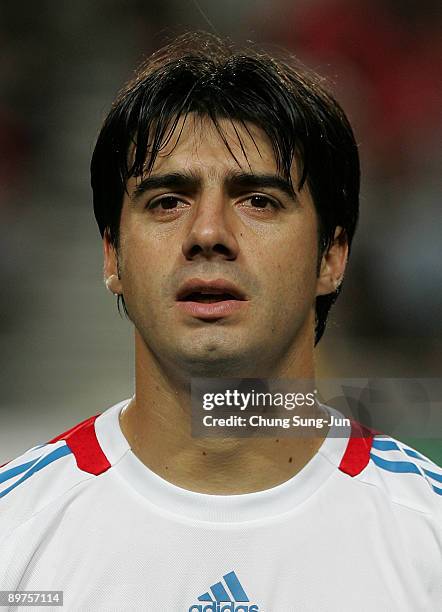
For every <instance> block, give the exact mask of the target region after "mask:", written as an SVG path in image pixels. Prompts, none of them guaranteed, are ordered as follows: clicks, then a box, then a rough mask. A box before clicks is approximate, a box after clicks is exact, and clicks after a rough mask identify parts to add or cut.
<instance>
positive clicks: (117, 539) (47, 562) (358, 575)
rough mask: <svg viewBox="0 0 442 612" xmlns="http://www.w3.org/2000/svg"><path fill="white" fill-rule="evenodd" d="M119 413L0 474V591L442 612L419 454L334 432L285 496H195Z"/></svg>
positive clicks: (225, 607)
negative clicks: (134, 440) (139, 447)
mask: <svg viewBox="0 0 442 612" xmlns="http://www.w3.org/2000/svg"><path fill="white" fill-rule="evenodd" d="M128 401H129V400H126V401H124V402H120V403H119V404H117V405H115V406H113V407H112V408H109V409H108V410H107V411H105V412H104V413H102V414H101V415H99V416H98V417H91V418H90V419H88V420H86V421H84V422H83V423H80V424H79V425H77V426H76V427H74V428H73V429H71V430H69V431H68V432H65V433H64V434H61V435H60V436H58V437H57V438H55V439H54V440H53V441H51V442H50V443H47V444H44V445H41V446H37V447H34V448H32V449H30V450H29V451H27V452H26V453H24V454H23V455H22V456H21V457H19V458H18V459H15V460H14V461H11V462H9V463H7V464H6V465H4V466H2V468H0V590H10V591H32V592H35V591H43V590H44V591H48V590H53V591H63V604H64V607H63V609H64V610H90V611H93V612H98V611H100V610H115V611H120V610H133V611H136V612H140V611H147V612H232V611H234V612H322V611H324V612H355V611H358V612H373V611H376V612H378V611H381V612H384V611H385V612H387V611H388V612H393V611H398V612H399V611H400V612H406V611H410V612H430V611H436V610H438V611H440V610H442V551H441V548H442V546H441V542H442V538H441V530H440V528H441V506H442V504H441V502H442V470H441V469H440V468H438V467H437V466H436V465H435V464H434V463H433V462H432V461H430V460H429V459H427V458H426V457H424V456H422V455H421V454H420V453H418V452H416V451H415V450H413V449H411V448H409V447H408V446H406V445H404V444H402V443H400V442H398V441H397V440H394V439H392V438H390V437H388V436H382V435H381V436H377V435H376V436H374V437H373V436H372V437H369V438H362V437H359V438H358V437H353V436H349V434H350V431H349V430H347V432H346V437H345V438H344V437H334V436H333V432H332V431H331V432H329V435H328V436H327V438H326V439H325V440H324V442H323V444H322V446H321V448H320V449H319V451H318V452H317V453H316V455H315V456H314V457H313V458H312V459H311V460H310V461H309V462H308V463H307V465H306V466H305V467H304V468H303V469H302V470H301V471H300V472H299V473H297V474H296V475H295V476H294V477H293V478H291V479H290V480H288V481H287V482H284V483H283V484H280V485H278V486H275V487H273V488H271V489H268V490H266V491H260V492H256V493H250V494H244V495H231V496H229V495H207V494H202V493H195V492H192V491H187V490H185V489H182V488H179V487H177V486H174V485H173V484H171V483H169V482H167V481H165V480H163V479H162V478H160V477H159V476H157V475H156V474H155V473H153V472H152V471H151V470H149V469H148V468H147V467H146V466H145V465H144V464H143V463H142V462H141V461H140V460H139V459H138V458H137V457H136V455H135V454H134V453H132V451H131V449H130V447H129V444H128V442H127V440H126V438H125V437H124V435H123V433H122V431H121V429H120V426H119V413H120V411H121V410H122V408H123V407H124V406H125V405H126V404H127V402H128ZM335 414H336V413H335ZM352 428H354V429H355V430H356V429H357V425H356V424H354V423H353V424H352ZM348 429H350V428H348ZM10 609H14V610H15V609H16V608H13V606H12V604H11V607H10ZM20 609H23V610H31V611H32V610H35V608H34V607H30V606H29V607H24V608H20ZM47 609H50V610H61V609H62V608H60V607H56V606H55V605H54V606H48V607H47Z"/></svg>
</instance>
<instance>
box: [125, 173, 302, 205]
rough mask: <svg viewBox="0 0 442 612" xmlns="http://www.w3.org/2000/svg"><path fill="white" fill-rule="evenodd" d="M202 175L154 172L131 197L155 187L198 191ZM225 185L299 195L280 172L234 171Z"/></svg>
mask: <svg viewBox="0 0 442 612" xmlns="http://www.w3.org/2000/svg"><path fill="white" fill-rule="evenodd" d="M201 183H202V180H201V178H200V176H198V175H197V174H194V173H191V172H170V173H167V174H156V175H155V174H154V175H150V176H148V177H146V178H144V179H143V180H142V181H140V183H138V185H137V186H136V187H135V189H134V190H133V192H132V195H131V199H132V200H133V201H137V200H138V199H139V198H140V197H141V196H142V195H143V194H144V193H146V192H147V191H152V190H154V189H171V190H173V191H180V190H185V191H197V189H198V188H200V187H201ZM224 185H225V187H226V190H227V192H228V193H229V194H237V193H239V192H242V191H255V190H259V189H266V188H267V189H269V188H270V189H277V190H278V191H280V192H282V193H284V194H285V195H286V196H288V197H289V198H291V199H293V200H296V199H297V195H296V192H295V190H294V188H293V186H292V185H291V184H290V182H289V181H288V180H286V179H285V178H284V177H282V176H280V175H278V174H255V173H252V172H234V173H230V174H228V175H227V176H226V178H225V180H224Z"/></svg>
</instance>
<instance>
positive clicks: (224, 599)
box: [189, 572, 259, 612]
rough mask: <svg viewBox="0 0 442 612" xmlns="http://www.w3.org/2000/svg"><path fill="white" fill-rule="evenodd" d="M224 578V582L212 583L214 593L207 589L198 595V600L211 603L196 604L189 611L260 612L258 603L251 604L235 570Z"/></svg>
mask: <svg viewBox="0 0 442 612" xmlns="http://www.w3.org/2000/svg"><path fill="white" fill-rule="evenodd" d="M223 579H224V584H223V583H222V582H221V581H220V582H217V583H216V584H212V586H211V587H210V591H211V592H212V595H211V594H210V593H209V591H207V593H203V594H202V595H200V596H199V597H198V601H203V602H209V603H203V604H194V605H193V606H190V608H189V612H259V608H258V606H257V605H256V604H253V605H251V606H250V605H249V602H250V599H249V598H248V597H247V595H246V592H245V591H244V589H243V587H242V584H241V583H240V581H239V580H238V576H237V575H236V574H235V572H229V573H228V574H226V575H225V576H223ZM243 602H244V603H243ZM238 603H239V605H237V604H238Z"/></svg>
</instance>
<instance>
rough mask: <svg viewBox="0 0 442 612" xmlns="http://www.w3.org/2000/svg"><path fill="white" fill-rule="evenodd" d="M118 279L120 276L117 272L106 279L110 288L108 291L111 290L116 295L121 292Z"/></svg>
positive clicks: (107, 286)
mask: <svg viewBox="0 0 442 612" xmlns="http://www.w3.org/2000/svg"><path fill="white" fill-rule="evenodd" d="M118 280H119V278H118V276H117V275H116V274H111V275H110V276H108V277H107V278H106V280H105V284H106V288H107V289H108V291H110V292H111V293H114V294H115V295H119V293H120V292H119V291H118V288H117V282H118Z"/></svg>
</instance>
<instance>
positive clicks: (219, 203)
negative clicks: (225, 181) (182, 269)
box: [182, 194, 239, 260]
mask: <svg viewBox="0 0 442 612" xmlns="http://www.w3.org/2000/svg"><path fill="white" fill-rule="evenodd" d="M226 217H227V211H226V206H225V200H224V197H223V196H222V194H220V195H219V196H214V195H213V194H212V195H211V196H206V197H202V198H201V199H200V201H199V202H198V205H197V206H196V207H195V214H194V216H193V218H192V221H191V227H190V229H189V232H188V234H187V236H186V238H185V240H184V242H183V246H182V251H183V255H184V257H185V258H186V259H188V260H193V259H195V258H197V257H202V258H207V259H212V258H217V257H219V258H222V259H225V260H234V259H236V258H237V257H238V250H239V246H238V242H237V240H236V238H235V235H234V233H233V231H232V228H231V226H230V225H229V222H228V219H227V218H226Z"/></svg>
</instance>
